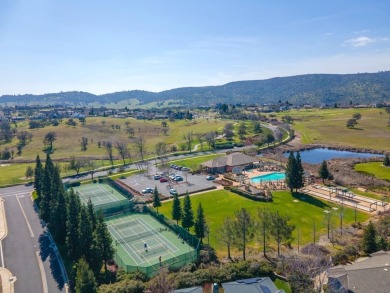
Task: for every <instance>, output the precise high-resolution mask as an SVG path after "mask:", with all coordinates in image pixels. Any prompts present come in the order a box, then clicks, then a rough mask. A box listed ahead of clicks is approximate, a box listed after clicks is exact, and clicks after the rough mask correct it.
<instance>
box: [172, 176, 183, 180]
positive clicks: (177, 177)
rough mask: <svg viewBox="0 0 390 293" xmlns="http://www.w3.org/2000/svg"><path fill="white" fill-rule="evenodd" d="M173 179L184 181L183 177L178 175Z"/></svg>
mask: <svg viewBox="0 0 390 293" xmlns="http://www.w3.org/2000/svg"><path fill="white" fill-rule="evenodd" d="M173 180H175V181H183V177H181V176H176V177H175V178H174V179H173Z"/></svg>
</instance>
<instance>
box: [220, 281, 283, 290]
mask: <svg viewBox="0 0 390 293" xmlns="http://www.w3.org/2000/svg"><path fill="white" fill-rule="evenodd" d="M222 287H223V290H224V291H225V293H238V292H240V293H285V291H284V290H279V289H278V288H276V286H275V284H274V283H273V282H272V280H271V279H270V278H269V277H264V278H251V279H244V280H238V281H234V282H229V283H222Z"/></svg>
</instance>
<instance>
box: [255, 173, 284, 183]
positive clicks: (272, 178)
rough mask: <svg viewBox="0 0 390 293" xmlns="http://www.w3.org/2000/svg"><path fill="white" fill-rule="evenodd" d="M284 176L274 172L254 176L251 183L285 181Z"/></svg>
mask: <svg viewBox="0 0 390 293" xmlns="http://www.w3.org/2000/svg"><path fill="white" fill-rule="evenodd" d="M285 178H286V175H285V174H284V173H282V172H274V173H270V174H266V175H261V176H256V177H253V178H252V179H251V182H252V183H260V182H267V181H276V180H282V179H285Z"/></svg>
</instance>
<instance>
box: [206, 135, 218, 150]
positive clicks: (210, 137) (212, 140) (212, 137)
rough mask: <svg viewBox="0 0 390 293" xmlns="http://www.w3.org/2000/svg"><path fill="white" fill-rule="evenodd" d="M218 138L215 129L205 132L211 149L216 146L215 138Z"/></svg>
mask: <svg viewBox="0 0 390 293" xmlns="http://www.w3.org/2000/svg"><path fill="white" fill-rule="evenodd" d="M216 138H217V135H216V134H215V132H214V131H211V132H208V133H206V134H205V139H206V141H207V143H208V145H209V149H210V150H211V149H212V148H214V146H215V139H216Z"/></svg>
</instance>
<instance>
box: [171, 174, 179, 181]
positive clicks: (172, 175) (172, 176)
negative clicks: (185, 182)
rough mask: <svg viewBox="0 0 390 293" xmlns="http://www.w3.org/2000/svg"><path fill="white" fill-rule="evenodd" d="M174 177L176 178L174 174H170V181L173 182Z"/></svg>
mask: <svg viewBox="0 0 390 293" xmlns="http://www.w3.org/2000/svg"><path fill="white" fill-rule="evenodd" d="M176 176H177V175H176V174H171V175H169V178H170V179H172V180H175V177H176Z"/></svg>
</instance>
